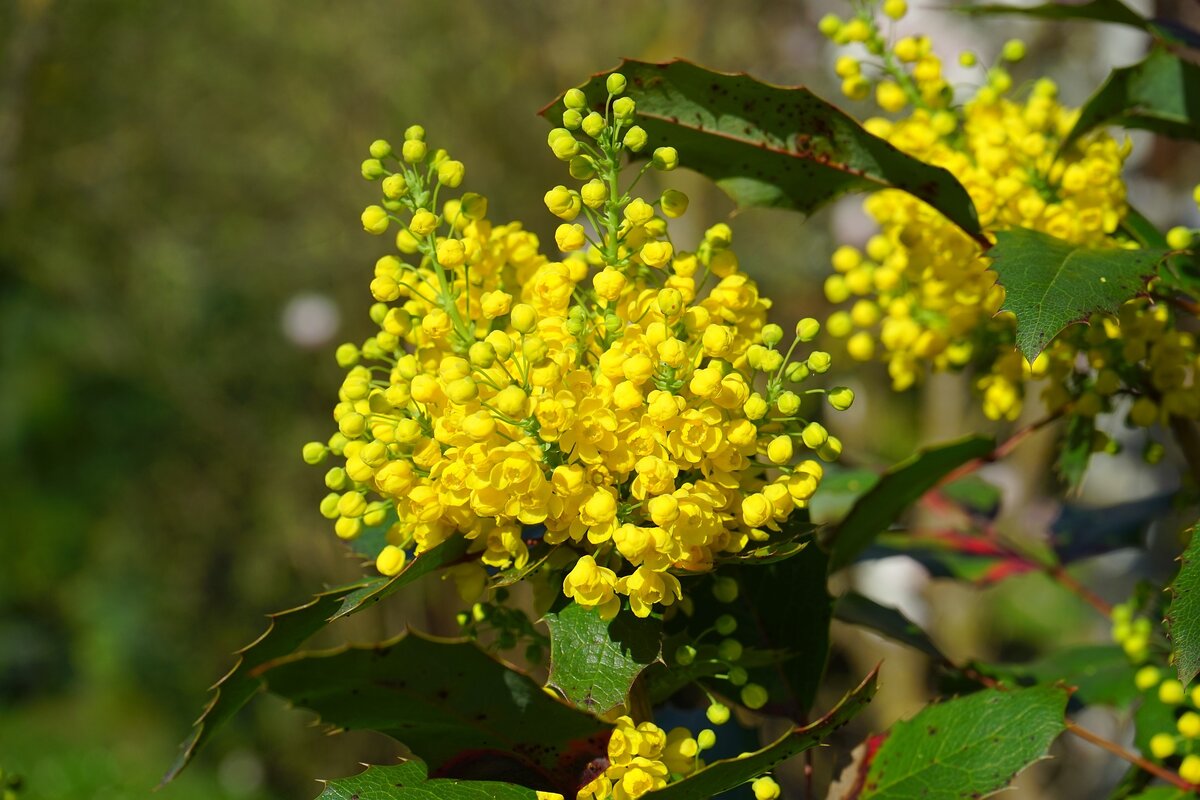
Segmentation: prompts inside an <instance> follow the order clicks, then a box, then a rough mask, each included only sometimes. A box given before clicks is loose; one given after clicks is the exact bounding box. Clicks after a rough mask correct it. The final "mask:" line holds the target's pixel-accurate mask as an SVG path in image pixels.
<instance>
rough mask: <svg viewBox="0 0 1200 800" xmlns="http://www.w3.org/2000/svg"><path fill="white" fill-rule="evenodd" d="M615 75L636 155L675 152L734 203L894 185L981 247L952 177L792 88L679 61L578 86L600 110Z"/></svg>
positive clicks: (795, 203)
mask: <svg viewBox="0 0 1200 800" xmlns="http://www.w3.org/2000/svg"><path fill="white" fill-rule="evenodd" d="M615 71H619V72H621V73H622V74H624V75H625V77H626V78H627V79H628V81H629V83H628V88H627V89H626V93H627V94H628V96H629V97H632V98H633V99H634V100H635V101H637V120H636V121H637V124H638V125H640V126H642V128H644V129H645V131H646V134H647V136H648V137H649V138H648V144H647V145H646V147H645V148H644V149H643V150H642V155H643V156H647V155H649V154H650V153H651V152H653V150H654V148H655V147H658V146H660V145H671V146H673V147H675V148H677V149H678V150H679V154H680V158H681V163H682V164H683V166H685V167H689V168H691V169H694V170H696V171H697V172H700V173H701V174H703V175H706V176H707V177H709V178H711V179H712V180H714V181H716V183H717V185H718V186H719V187H721V189H722V190H723V191H724V192H725V193H726V194H728V195H729V196H730V197H731V198H732V199H733V200H734V202H736V203H737V204H738V206H739V207H742V208H746V207H756V206H768V207H773V208H790V209H794V210H797V211H800V212H802V213H805V214H807V213H810V212H812V211H814V210H815V209H817V208H819V207H820V206H821V205H823V204H825V203H827V202H829V201H830V200H833V199H835V198H837V197H839V196H841V195H843V194H846V193H847V192H861V191H875V190H878V189H901V190H903V191H905V192H908V193H909V194H912V195H913V196H914V197H917V198H919V199H921V200H924V201H925V202H926V203H928V204H929V205H931V206H933V207H934V208H935V209H937V210H938V211H940V212H941V213H942V214H943V215H945V216H946V218H947V219H949V220H951V221H952V222H954V223H955V224H956V225H958V226H959V227H960V228H962V229H963V231H965V232H966V233H967V234H968V235H969V236H971V237H972V238H974V239H975V240H976V241H978V242H980V243H981V244H983V245H984V246H985V247H986V240H985V238H984V236H983V233H982V231H981V229H980V226H979V220H978V217H977V215H976V212H975V206H974V204H973V203H972V202H971V198H970V196H969V195H968V194H967V191H966V189H964V188H963V186H962V184H960V183H959V182H958V181H957V180H956V179H955V178H954V176H953V175H951V174H950V173H949V172H948V171H946V170H944V169H941V168H939V167H934V166H932V165H930V164H926V163H924V162H922V161H920V160H918V159H915V158H913V157H911V156H908V155H906V154H904V153H902V152H901V151H899V150H897V149H896V148H895V147H893V146H892V145H890V144H888V143H887V142H886V141H884V140H883V139H880V138H878V137H876V136H873V135H871V134H869V133H867V131H866V130H865V129H863V127H862V126H861V125H859V124H858V122H856V121H855V120H854V119H853V118H851V117H850V116H849V115H848V114H846V113H845V112H844V111H842V110H841V109H839V108H837V107H836V106H833V105H831V104H830V103H828V102H826V101H825V100H822V99H821V98H820V97H818V96H817V95H815V94H813V93H812V92H811V91H809V90H808V89H806V88H804V87H802V86H791V87H785V86H774V85H771V84H767V83H763V82H761V81H758V80H756V79H754V78H752V77H750V76H749V75H746V74H744V73H739V74H729V73H724V72H713V71H711V70H707V69H704V68H703V67H700V66H697V65H695V64H692V63H689V62H687V61H679V60H676V61H669V62H666V63H663V64H654V63H649V62H645V61H633V60H625V61H623V62H621V64H620V66H618V67H617V68H616V70H609V71H607V72H604V73H600V74H598V75H594V76H593V77H592V78H591V80H589V81H588V82H587V84H586V85H584V86H583V87H582V88H583V91H584V92H585V93H586V94H587V96H588V98H589V99H590V100H591V101H593V102H594V103H596V107H597V108H598V109H600V110H603V108H604V99H605V98H606V97H607V90H606V89H605V88H604V84H605V80H606V78H607V76H608V75H609V74H611V73H612V72H615ZM564 110H565V106H564V105H563V102H562V98H561V97H560V98H559V99H558V100H556V101H555V102H553V103H551V104H550V105H549V106H547V107H546V108H544V109H542V115H543V116H545V117H546V118H547V119H549V120H550V121H551V122H553V123H555V124H558V120H559V119H561V117H562V113H563V111H564Z"/></svg>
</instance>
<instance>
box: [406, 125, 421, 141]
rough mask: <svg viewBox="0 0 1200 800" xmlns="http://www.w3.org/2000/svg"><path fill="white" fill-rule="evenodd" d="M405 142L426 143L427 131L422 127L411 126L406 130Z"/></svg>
mask: <svg viewBox="0 0 1200 800" xmlns="http://www.w3.org/2000/svg"><path fill="white" fill-rule="evenodd" d="M404 141H406V142H414V141H416V142H423V141H425V129H424V128H422V127H421V126H420V125H409V126H408V127H407V128H406V129H405V130H404Z"/></svg>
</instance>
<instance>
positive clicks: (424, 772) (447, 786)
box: [317, 759, 538, 800]
mask: <svg viewBox="0 0 1200 800" xmlns="http://www.w3.org/2000/svg"><path fill="white" fill-rule="evenodd" d="M435 798H436V800H538V793H537V792H536V791H534V790H533V789H527V788H525V787H524V786H517V785H515V784H512V783H499V782H497V781H460V780H455V779H452V778H434V779H430V778H429V768H428V767H427V766H426V765H425V764H424V763H423V762H421V761H418V760H416V759H413V760H412V761H405V762H404V763H403V764H394V765H391V766H383V767H381V766H373V767H367V768H366V770H364V771H363V772H360V773H358V774H357V775H354V776H353V777H350V778H340V779H338V780H333V781H327V782H326V783H325V791H323V792H321V796H320V797H318V798H317V800H434V799H435Z"/></svg>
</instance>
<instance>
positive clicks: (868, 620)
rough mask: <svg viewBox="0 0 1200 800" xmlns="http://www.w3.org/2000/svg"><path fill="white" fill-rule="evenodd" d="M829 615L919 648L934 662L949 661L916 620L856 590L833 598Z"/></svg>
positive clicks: (946, 662)
mask: <svg viewBox="0 0 1200 800" xmlns="http://www.w3.org/2000/svg"><path fill="white" fill-rule="evenodd" d="M833 617H834V619H836V620H839V621H841V622H845V623H847V624H848V625H858V626H860V627H863V628H867V629H868V630H872V631H875V632H876V633H878V634H881V635H883V636H886V637H887V638H889V639H891V640H893V641H896V642H899V643H900V644H906V645H908V646H909V647H912V648H915V649H917V650H920V651H921V652H922V653H924V654H925V655H927V656H930V657H931V658H933V659H935V660H936V661H938V662H941V663H945V664H949V663H950V660H949V659H948V658H946V656H945V655H944V654H943V653H942V651H941V650H940V649H939V648H938V646H937V645H935V644H934V643H933V640H932V639H930V638H929V634H927V633H925V631H923V630H922V629H921V627H920V626H919V625H917V623H915V622H913V621H912V620H910V619H909V618H908V617H906V616H904V614H902V613H901V612H900V611H898V610H896V609H894V608H891V607H890V606H885V605H881V604H879V603H876V602H875V601H874V600H872V599H871V598H869V597H867V596H865V595H861V594H859V593H858V592H854V591H850V592H846V593H845V594H844V595H842V596H841V597H839V598H838V599H837V602H836V603H835V604H834V606H833Z"/></svg>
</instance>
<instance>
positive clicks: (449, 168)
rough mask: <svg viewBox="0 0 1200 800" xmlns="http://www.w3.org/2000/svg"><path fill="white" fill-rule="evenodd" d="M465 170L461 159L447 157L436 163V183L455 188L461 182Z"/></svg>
mask: <svg viewBox="0 0 1200 800" xmlns="http://www.w3.org/2000/svg"><path fill="white" fill-rule="evenodd" d="M466 171H467V168H466V167H465V166H463V163H462V162H461V161H455V160H453V159H447V160H446V161H443V162H442V163H441V164H438V168H437V177H438V183H440V184H442V185H443V186H449V187H450V188H451V189H456V188H458V186H459V185H460V184H461V183H462V182H463V175H464V174H466Z"/></svg>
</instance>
